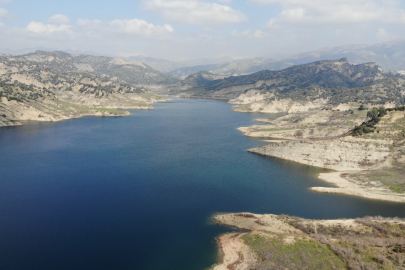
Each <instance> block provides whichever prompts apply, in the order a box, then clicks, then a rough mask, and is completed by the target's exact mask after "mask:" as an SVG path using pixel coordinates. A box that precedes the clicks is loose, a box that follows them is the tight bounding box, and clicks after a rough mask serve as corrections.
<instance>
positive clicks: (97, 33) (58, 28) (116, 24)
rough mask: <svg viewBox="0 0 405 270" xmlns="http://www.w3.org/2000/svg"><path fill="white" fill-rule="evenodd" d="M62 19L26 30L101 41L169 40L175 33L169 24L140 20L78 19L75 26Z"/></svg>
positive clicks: (28, 27)
mask: <svg viewBox="0 0 405 270" xmlns="http://www.w3.org/2000/svg"><path fill="white" fill-rule="evenodd" d="M52 17H54V16H52ZM52 17H51V18H52ZM61 18H62V19H63V17H61V16H58V17H55V18H54V19H55V20H49V21H50V22H54V23H48V24H44V23H41V22H35V21H33V22H31V23H29V24H28V25H27V27H26V30H28V31H29V32H30V33H32V34H36V35H42V36H52V35H58V37H62V36H63V35H64V36H65V37H67V38H69V37H72V38H73V37H76V38H78V37H87V38H97V39H101V40H103V39H106V40H108V39H111V37H112V36H114V38H124V36H123V35H139V36H144V37H147V38H153V39H167V38H169V37H170V35H171V33H173V32H174V29H173V27H172V26H171V25H169V24H165V25H163V26H160V25H154V24H151V23H148V22H146V21H144V20H140V19H132V20H114V21H111V22H102V21H100V20H90V19H77V21H76V24H75V25H70V24H64V23H63V24H60V23H62V22H63V21H65V22H67V20H61ZM56 19H58V20H56ZM57 23H59V24H57Z"/></svg>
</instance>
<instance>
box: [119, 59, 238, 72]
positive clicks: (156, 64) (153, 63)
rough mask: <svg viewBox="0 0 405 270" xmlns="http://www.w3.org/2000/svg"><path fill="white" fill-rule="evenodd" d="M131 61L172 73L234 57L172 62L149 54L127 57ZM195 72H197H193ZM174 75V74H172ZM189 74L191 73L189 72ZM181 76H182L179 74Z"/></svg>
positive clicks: (230, 60) (226, 61)
mask: <svg viewBox="0 0 405 270" xmlns="http://www.w3.org/2000/svg"><path fill="white" fill-rule="evenodd" d="M125 59H127V60H129V61H139V62H142V63H145V64H147V65H149V66H150V67H152V68H154V69H156V70H158V71H160V72H165V73H168V74H170V71H173V70H177V69H179V68H182V67H194V66H201V65H216V64H222V63H229V62H232V61H233V59H232V58H230V57H221V58H201V59H195V60H189V61H182V62H172V61H168V60H164V59H157V58H152V57H147V56H142V55H139V56H131V57H127V58H125ZM200 70H201V69H199V70H197V71H196V72H198V71H200ZM192 73H195V72H192ZM190 74H191V73H190ZM170 75H173V74H170ZM187 75H189V74H187ZM178 77H181V76H178Z"/></svg>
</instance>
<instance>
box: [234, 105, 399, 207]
mask: <svg viewBox="0 0 405 270" xmlns="http://www.w3.org/2000/svg"><path fill="white" fill-rule="evenodd" d="M354 109H355V108H354ZM365 119H366V118H365V112H363V111H359V110H352V113H349V112H346V111H343V112H342V111H339V110H335V111H332V110H327V111H326V110H322V111H316V112H312V113H307V114H291V115H285V116H282V117H280V118H277V119H269V120H263V119H260V120H261V121H262V122H266V123H267V124H266V125H256V126H252V127H242V128H238V129H239V130H240V131H242V132H243V133H244V135H245V136H248V137H261V138H263V139H265V141H266V142H269V143H270V144H267V145H264V146H261V147H257V148H253V149H249V150H248V151H249V152H252V153H256V154H260V155H265V156H272V157H276V158H281V159H285V160H290V161H293V162H298V163H301V164H305V165H309V166H314V167H319V168H325V169H330V170H333V171H335V172H332V173H322V174H320V175H319V179H321V180H324V181H326V182H328V183H331V184H334V185H336V187H333V188H330V187H328V188H326V187H313V188H311V189H312V190H313V191H316V192H325V193H340V194H347V195H353V196H360V197H363V198H367V199H373V200H384V201H390V202H398V203H405V183H404V180H403V177H402V175H403V173H404V171H405V113H404V112H403V111H386V114H385V115H384V116H382V117H381V118H379V119H380V120H379V123H378V124H377V125H376V126H375V132H372V133H368V134H364V135H363V136H356V137H354V136H351V135H350V134H351V133H350V130H351V129H353V124H355V123H357V124H359V122H360V121H364V120H365ZM349 120H350V121H351V122H350V121H349ZM269 139H276V140H272V141H270V140H269ZM368 171H369V172H375V174H379V175H382V174H383V175H385V176H384V177H380V178H378V177H375V176H374V175H373V174H374V173H366V172H368ZM395 171H397V172H395ZM398 171H399V172H398Z"/></svg>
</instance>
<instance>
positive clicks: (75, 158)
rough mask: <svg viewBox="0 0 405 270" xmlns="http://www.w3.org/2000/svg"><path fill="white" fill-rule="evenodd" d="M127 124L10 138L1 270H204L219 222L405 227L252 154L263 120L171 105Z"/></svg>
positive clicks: (219, 105)
mask: <svg viewBox="0 0 405 270" xmlns="http://www.w3.org/2000/svg"><path fill="white" fill-rule="evenodd" d="M154 107H155V109H154V110H152V111H132V115H130V116H127V117H119V118H96V117H88V118H81V119H74V120H69V121H63V122H58V123H29V124H27V125H23V126H19V127H8V128H0V268H1V269H176V270H178V269H206V268H208V267H209V266H210V265H212V264H213V263H215V261H216V259H217V246H216V243H215V237H216V236H218V235H219V234H221V233H223V232H226V231H229V230H231V229H230V228H227V227H223V226H216V225H213V224H212V223H210V217H211V216H212V215H213V214H215V213H217V212H239V211H249V212H255V213H273V214H289V215H295V216H300V217H305V218H317V219H320V218H344V217H346V218H353V217H362V216H366V215H382V216H400V217H405V205H403V204H395V203H386V202H379V201H372V200H366V199H361V198H357V197H351V196H344V195H336V194H319V193H314V192H312V191H310V190H309V189H308V188H309V187H311V186H328V184H326V183H324V182H322V181H320V180H318V179H317V178H316V175H317V174H318V173H319V172H322V170H321V169H317V168H313V167H309V166H303V165H299V164H296V163H293V162H288V161H283V160H280V159H275V158H267V157H263V156H259V155H256V154H252V153H248V152H246V151H245V150H246V149H249V148H252V147H257V146H260V145H263V142H261V141H260V140H256V139H251V138H247V137H245V136H243V135H242V133H241V132H240V131H238V130H236V128H237V127H241V126H249V125H253V124H257V122H255V121H254V119H255V118H259V117H263V115H260V114H246V113H237V112H232V111H231V106H230V105H229V104H226V103H223V102H219V101H212V100H181V99H178V100H173V101H171V102H168V103H160V104H155V105H154Z"/></svg>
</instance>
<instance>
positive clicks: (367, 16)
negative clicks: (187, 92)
mask: <svg viewBox="0 0 405 270" xmlns="http://www.w3.org/2000/svg"><path fill="white" fill-rule="evenodd" d="M404 29H405V1H404V0H384V1H380V0H245V1H242V0H240V1H238V0H217V1H210V0H190V1H185V0H141V1H130V0H114V1H111V0H97V1H95V0H81V1H79V0H53V1H49V0H35V1H32V0H0V48H2V49H13V50H18V49H25V48H37V47H45V48H50V49H54V50H67V49H70V50H79V51H81V52H92V53H97V54H101V55H113V56H120V57H127V56H136V55H144V56H150V57H155V58H161V59H167V60H171V61H184V60H191V59H199V58H217V57H231V58H234V59H241V58H251V57H270V58H280V57H286V56H290V55H293V54H296V53H300V52H306V51H311V50H317V49H320V48H324V47H336V46H342V45H347V44H376V43H382V42H388V41H392V40H396V39H404V38H405V31H404Z"/></svg>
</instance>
